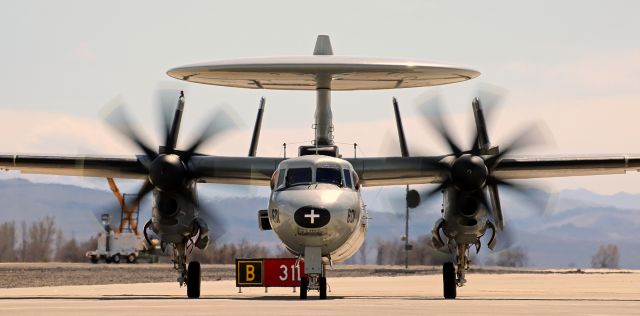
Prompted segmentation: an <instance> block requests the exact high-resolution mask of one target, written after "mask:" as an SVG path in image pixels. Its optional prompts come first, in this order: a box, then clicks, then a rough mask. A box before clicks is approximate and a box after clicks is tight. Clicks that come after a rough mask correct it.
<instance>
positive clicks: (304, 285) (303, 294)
mask: <svg viewBox="0 0 640 316" xmlns="http://www.w3.org/2000/svg"><path fill="white" fill-rule="evenodd" d="M307 291H309V277H308V276H303V277H302V278H300V299H301V300H306V299H307Z"/></svg>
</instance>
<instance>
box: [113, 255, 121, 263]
mask: <svg viewBox="0 0 640 316" xmlns="http://www.w3.org/2000/svg"><path fill="white" fill-rule="evenodd" d="M111 261H113V263H120V254H119V253H117V254H115V255H113V257H111Z"/></svg>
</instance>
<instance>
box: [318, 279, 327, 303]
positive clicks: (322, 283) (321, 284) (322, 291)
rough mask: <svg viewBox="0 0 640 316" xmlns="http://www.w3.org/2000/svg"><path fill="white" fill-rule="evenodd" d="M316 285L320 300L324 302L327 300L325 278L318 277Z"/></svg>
mask: <svg viewBox="0 0 640 316" xmlns="http://www.w3.org/2000/svg"><path fill="white" fill-rule="evenodd" d="M318 283H319V284H318V285H319V287H320V299H321V300H326V299H327V278H326V277H320V279H319V280H318Z"/></svg>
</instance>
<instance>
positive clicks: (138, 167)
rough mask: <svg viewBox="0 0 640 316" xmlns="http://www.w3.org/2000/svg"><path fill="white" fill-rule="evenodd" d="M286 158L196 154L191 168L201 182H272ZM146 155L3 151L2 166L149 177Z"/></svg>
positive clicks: (84, 174) (53, 172)
mask: <svg viewBox="0 0 640 316" xmlns="http://www.w3.org/2000/svg"><path fill="white" fill-rule="evenodd" d="M282 159H283V158H261V157H218V156H194V157H193V158H192V159H191V161H190V162H189V170H190V171H192V172H194V173H195V174H197V175H199V179H200V180H201V182H208V183H228V184H247V185H269V181H270V180H271V175H272V174H273V172H274V171H275V170H276V168H277V166H278V163H280V161H282ZM147 163H148V161H147V160H146V157H145V156H136V157H127V158H123V157H89V156H75V157H72V156H35V155H0V169H6V170H19V171H20V172H22V173H28V174H50V175H63V176H80V177H111V178H126V179H145V178H146V177H147V175H148V171H147V168H146V167H145V164H147Z"/></svg>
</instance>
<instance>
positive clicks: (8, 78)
mask: <svg viewBox="0 0 640 316" xmlns="http://www.w3.org/2000/svg"><path fill="white" fill-rule="evenodd" d="M639 11H640V2H637V1H606V2H605V1H562V2H560V1H530V2H527V3H525V2H522V1H518V2H516V1H482V2H481V3H480V2H478V1H446V2H445V1H424V0H421V1H371V0H369V1H348V2H347V1H322V2H302V1H253V2H251V1H181V2H175V1H135V2H133V1H101V2H97V1H91V2H88V1H55V2H52V1H14V2H7V3H3V4H2V10H0V41H1V42H2V49H0V56H1V57H2V58H0V69H2V71H0V84H1V87H2V98H1V99H0V135H2V136H0V152H2V153H31V154H67V155H78V154H97V155H130V154H134V153H136V150H135V148H134V147H132V146H131V145H130V144H128V142H127V141H126V140H125V139H123V138H122V137H121V136H119V135H118V134H117V132H115V131H113V130H112V129H110V128H109V127H108V126H106V125H105V124H104V116H105V114H104V113H105V111H106V109H107V108H108V107H109V104H112V100H114V98H118V97H119V98H121V99H123V100H126V102H127V104H128V110H129V113H130V114H131V115H132V117H134V118H135V121H136V122H137V124H138V126H139V128H140V129H142V130H144V131H145V132H146V135H147V136H148V139H149V142H150V143H157V142H158V133H157V132H158V121H159V113H158V105H157V103H156V102H155V101H154V96H155V93H156V90H157V89H158V88H159V87H172V88H180V89H185V90H186V97H187V104H186V110H185V111H186V112H185V116H184V120H183V124H182V134H181V136H180V143H181V144H185V145H186V144H188V143H189V140H190V139H191V138H192V137H193V134H194V133H195V131H197V130H198V129H199V127H200V126H201V124H203V123H204V118H206V117H207V116H208V115H209V114H210V113H212V112H214V111H215V110H217V109H220V108H225V109H231V110H233V111H234V112H235V113H236V116H237V118H238V120H239V121H240V123H241V127H240V128H239V129H237V130H234V131H232V132H230V133H228V134H225V135H223V136H222V137H220V138H219V139H216V141H215V142H213V143H211V144H209V145H208V146H207V147H206V148H205V149H206V150H205V152H207V153H210V154H216V155H242V156H243V155H246V152H247V149H248V147H249V142H250V138H251V126H252V125H253V120H254V119H255V113H256V110H257V106H258V101H259V98H260V97H261V96H264V97H266V99H267V108H266V112H265V117H264V125H263V132H262V136H261V138H260V146H259V149H258V155H262V156H279V155H282V143H284V142H287V143H289V144H291V145H290V146H289V150H288V153H287V154H288V156H292V155H295V148H296V146H297V144H294V143H298V142H309V141H310V140H311V139H312V138H313V131H312V129H311V125H312V123H313V113H314V106H315V94H314V93H313V92H295V91H270V90H245V89H238V88H225V87H214V86H205V85H198V84H191V83H185V82H180V81H177V80H175V79H172V78H170V77H168V76H167V75H166V71H167V70H168V69H170V68H172V67H175V66H180V65H185V64H190V63H194V62H200V61H206V60H216V59H228V58H238V57H257V56H283V55H284V56H286V55H310V54H311V53H312V52H313V47H314V43H315V39H316V36H317V35H318V34H328V35H330V36H331V41H332V44H333V50H334V53H335V54H336V55H351V56H377V57H403V58H415V59H420V60H428V61H434V62H438V63H447V64H453V65H460V66H464V67H470V68H472V69H476V70H478V71H480V72H481V73H482V75H481V76H480V77H478V78H476V79H473V80H470V81H467V82H464V83H459V84H453V85H448V86H442V87H438V88H415V89H403V90H380V91H357V92H335V93H334V94H333V96H332V103H333V113H334V126H335V132H334V135H335V139H336V141H337V142H339V143H340V144H341V145H342V146H343V147H342V148H341V150H342V153H343V154H344V156H345V157H350V156H353V150H352V146H351V145H348V144H352V143H354V142H356V143H358V144H359V146H358V147H359V152H358V156H379V155H396V156H397V155H399V150H395V149H394V148H395V147H394V144H395V143H394V138H393V137H394V135H396V134H395V133H396V131H395V125H394V121H393V112H392V111H393V110H392V105H391V98H392V97H393V96H396V97H397V98H398V100H399V102H400V106H401V110H402V115H403V118H404V121H405V129H406V131H405V132H406V133H407V138H408V141H409V146H410V150H411V151H412V152H416V153H425V154H444V153H447V149H446V147H445V146H443V144H442V142H441V141H440V140H439V139H438V138H437V137H436V135H435V134H434V133H433V132H432V131H431V130H430V129H429V128H428V127H425V126H424V122H423V121H422V120H421V119H420V117H419V115H418V110H417V105H418V104H419V103H420V100H423V99H424V98H425V96H426V95H434V94H438V95H439V96H440V97H441V99H442V101H443V105H444V108H445V113H446V117H447V120H448V121H449V123H450V124H451V125H450V126H451V128H450V129H451V130H453V131H454V134H455V135H456V137H457V138H459V140H460V142H462V143H465V141H466V143H467V144H468V143H469V138H470V137H471V135H472V128H473V125H472V124H473V123H472V117H473V116H472V112H471V100H472V98H473V96H474V95H476V94H477V93H478V91H479V90H481V89H483V87H487V86H490V87H492V88H491V89H493V90H499V91H501V92H502V95H503V98H502V102H501V106H500V107H499V110H498V111H497V114H496V116H495V118H494V119H493V120H492V121H491V122H490V127H489V132H490V137H491V140H492V143H494V144H498V145H499V144H504V143H506V142H507V141H508V140H509V139H510V138H512V137H513V136H514V134H515V133H516V132H518V131H519V130H520V129H521V128H522V127H523V126H527V124H529V123H531V122H536V123H540V124H542V126H544V130H545V135H547V137H546V138H545V139H547V144H546V145H544V146H538V147H535V148H526V149H523V150H522V151H521V152H518V154H522V155H529V154H530V155H539V154H559V155H562V154H607V153H630V154H633V153H638V154H640V140H638V139H637V138H636V137H635V136H636V135H637V134H638V133H640V126H638V124H637V120H638V117H640V107H639V105H640V82H639V81H638V75H640V40H638V34H639V31H640V20H638V19H637V17H636V15H637V12H639ZM396 145H397V144H396ZM15 176H18V175H17V174H16V173H13V172H12V173H4V174H2V175H1V177H15ZM29 178H30V179H34V180H37V181H49V182H63V183H75V184H80V185H85V186H92V187H96V186H99V187H104V189H107V187H106V183H105V182H104V181H103V180H100V179H98V180H96V179H81V178H62V177H53V176H45V177H29ZM535 183H536V184H537V185H538V186H542V187H544V188H545V189H548V190H561V189H566V188H585V189H589V190H592V191H595V192H598V193H604V194H613V193H616V192H631V193H640V174H628V175H615V176H599V177H580V178H566V179H555V180H552V179H546V180H536V181H535Z"/></svg>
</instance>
